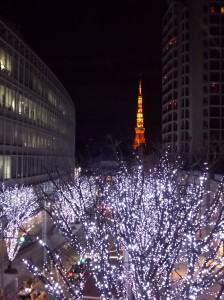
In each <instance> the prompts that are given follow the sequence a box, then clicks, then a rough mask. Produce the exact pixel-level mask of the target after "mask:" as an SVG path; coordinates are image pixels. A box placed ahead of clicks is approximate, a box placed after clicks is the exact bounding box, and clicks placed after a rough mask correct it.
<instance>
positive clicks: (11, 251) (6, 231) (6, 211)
mask: <svg viewBox="0 0 224 300" xmlns="http://www.w3.org/2000/svg"><path fill="white" fill-rule="evenodd" d="M38 210H39V205H38V203H37V198H36V195H35V193H34V190H33V188H32V187H24V186H22V187H18V186H14V187H12V188H6V187H5V186H4V185H2V190H1V193H0V216H1V220H2V222H1V226H2V233H3V236H2V238H4V239H5V243H6V249H7V253H8V257H9V260H10V261H12V260H14V258H15V256H16V254H17V253H18V251H19V248H20V246H21V243H20V240H19V230H21V231H24V229H23V228H24V225H25V223H26V222H27V221H28V220H29V219H30V218H31V217H33V216H34V215H35V214H36V213H37V212H38ZM22 229H23V230H22ZM28 230H29V227H28V226H27V228H26V232H27V231H28Z"/></svg>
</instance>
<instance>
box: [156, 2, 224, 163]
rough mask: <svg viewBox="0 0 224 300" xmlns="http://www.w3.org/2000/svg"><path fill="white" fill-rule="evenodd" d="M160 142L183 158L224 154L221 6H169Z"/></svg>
mask: <svg viewBox="0 0 224 300" xmlns="http://www.w3.org/2000/svg"><path fill="white" fill-rule="evenodd" d="M162 142H163V145H165V146H169V147H170V150H171V152H180V153H182V154H185V155H187V156H189V155H190V156H191V155H192V154H193V155H196V156H197V155H199V156H200V155H203V154H206V155H207V157H210V158H214V157H215V156H217V154H222V153H224V146H223V145H224V1H221V0H219V1H208V0H185V1H183V0H182V1H181V0H179V1H174V0H171V1H167V11H166V13H165V15H164V17H163V37H162Z"/></svg>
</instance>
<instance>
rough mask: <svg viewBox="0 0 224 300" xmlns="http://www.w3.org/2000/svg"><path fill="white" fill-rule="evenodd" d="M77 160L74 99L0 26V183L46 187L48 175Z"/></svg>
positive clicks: (15, 35)
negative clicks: (43, 183) (40, 183)
mask: <svg viewBox="0 0 224 300" xmlns="http://www.w3.org/2000/svg"><path fill="white" fill-rule="evenodd" d="M74 158H75V109H74V104H73V102H72V100H71V98H70V96H69V95H68V93H67V91H66V90H65V88H64V87H63V85H62V84H61V82H60V81H59V80H58V79H57V77H56V76H55V75H54V74H53V72H52V71H51V70H50V69H49V68H48V67H47V66H46V64H45V63H44V62H43V61H42V60H41V59H40V58H39V57H38V55H37V54H36V53H35V52H34V51H33V50H32V49H31V48H30V47H29V46H28V45H27V44H26V43H25V42H24V40H23V39H22V38H21V37H20V36H19V35H18V34H17V33H15V31H14V30H12V29H11V26H8V25H6V24H5V22H2V21H0V182H2V181H4V182H5V183H9V184H14V183H18V184H21V183H23V184H29V183H38V182H43V181H46V180H47V179H49V176H48V173H50V174H52V175H53V174H56V171H57V170H59V169H60V168H65V169H66V170H67V171H68V170H69V169H68V168H69V167H70V168H72V167H74ZM56 169H57V170H56Z"/></svg>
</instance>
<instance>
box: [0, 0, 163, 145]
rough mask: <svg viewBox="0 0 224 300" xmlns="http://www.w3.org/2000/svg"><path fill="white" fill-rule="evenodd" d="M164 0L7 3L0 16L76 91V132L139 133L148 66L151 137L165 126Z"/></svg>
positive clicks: (123, 135) (80, 135)
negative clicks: (140, 94) (139, 108)
mask: <svg viewBox="0 0 224 300" xmlns="http://www.w3.org/2000/svg"><path fill="white" fill-rule="evenodd" d="M164 10H165V0H155V1H150V0H129V1H128V0H127V1H126V0H120V1H116V0H114V1H102V0H100V1H97V0H95V1H93V0H86V1H85V0H83V1H77V0H73V1H50V0H46V1H42V0H39V1H32V0H15V1H4V2H2V3H1V11H0V16H2V17H3V18H4V19H5V20H7V21H9V22H10V23H12V24H13V25H14V26H16V27H17V28H18V29H19V30H20V32H21V34H22V36H23V38H24V39H25V41H26V42H27V43H28V44H29V45H30V46H31V47H32V48H33V49H34V50H35V52H36V53H37V54H38V55H39V56H40V57H41V58H42V59H43V61H44V62H45V63H46V64H47V65H48V66H49V67H50V68H51V69H52V71H53V72H54V73H55V74H56V76H57V77H58V78H59V79H60V81H61V82H62V83H63V85H64V86H65V88H66V89H67V90H68V92H69V94H70V95H71V97H72V99H73V101H74V104H75V108H76V114H77V138H78V140H81V139H82V138H84V137H95V136H97V135H101V134H111V135H112V136H114V137H116V138H119V139H126V138H133V135H134V128H135V123H136V112H137V96H138V80H139V74H140V73H142V88H143V105H144V118H145V128H146V136H147V140H151V141H157V140H158V138H159V136H160V126H161V20H162V15H163V13H164Z"/></svg>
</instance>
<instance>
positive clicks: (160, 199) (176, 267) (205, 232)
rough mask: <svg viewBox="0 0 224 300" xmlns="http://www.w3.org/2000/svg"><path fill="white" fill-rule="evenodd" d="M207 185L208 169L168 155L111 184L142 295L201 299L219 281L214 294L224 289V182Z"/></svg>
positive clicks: (119, 232) (110, 197) (119, 235)
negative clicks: (185, 167)
mask: <svg viewBox="0 0 224 300" xmlns="http://www.w3.org/2000/svg"><path fill="white" fill-rule="evenodd" d="M207 185H208V180H207V173H206V172H204V173H201V174H199V173H196V172H184V171H182V170H181V166H180V165H179V164H178V163H174V164H171V163H169V160H168V158H167V156H164V157H163V158H162V159H161V161H160V162H159V163H158V164H157V166H156V167H155V168H154V169H152V170H151V171H150V172H149V173H147V174H146V173H144V171H143V169H142V167H141V166H136V167H135V168H134V170H133V171H132V172H130V173H127V172H121V173H120V174H117V176H116V179H115V181H114V183H113V184H110V185H108V187H107V193H106V195H105V199H106V204H107V205H108V207H109V208H110V210H111V212H112V216H113V219H114V223H113V224H114V229H113V232H116V240H117V243H119V244H121V245H123V246H124V248H125V249H126V251H127V254H128V257H129V263H128V264H126V268H127V274H128V282H129V284H130V286H131V287H132V290H133V293H134V295H135V298H136V299H196V297H197V296H198V295H200V294H202V293H203V292H208V291H207V290H208V288H209V287H211V286H213V285H214V284H215V283H216V284H218V285H217V286H216V287H214V289H215V288H216V290H214V291H213V292H211V291H210V293H213V294H215V295H216V297H220V295H221V294H222V293H223V267H224V260H223V257H222V256H220V250H221V248H222V247H223V229H224V228H223V227H224V206H223V197H222V192H223V184H222V183H221V184H220V186H219V187H217V189H216V192H215V193H213V194H212V193H210V191H208V189H207ZM216 299H219V298H216Z"/></svg>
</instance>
